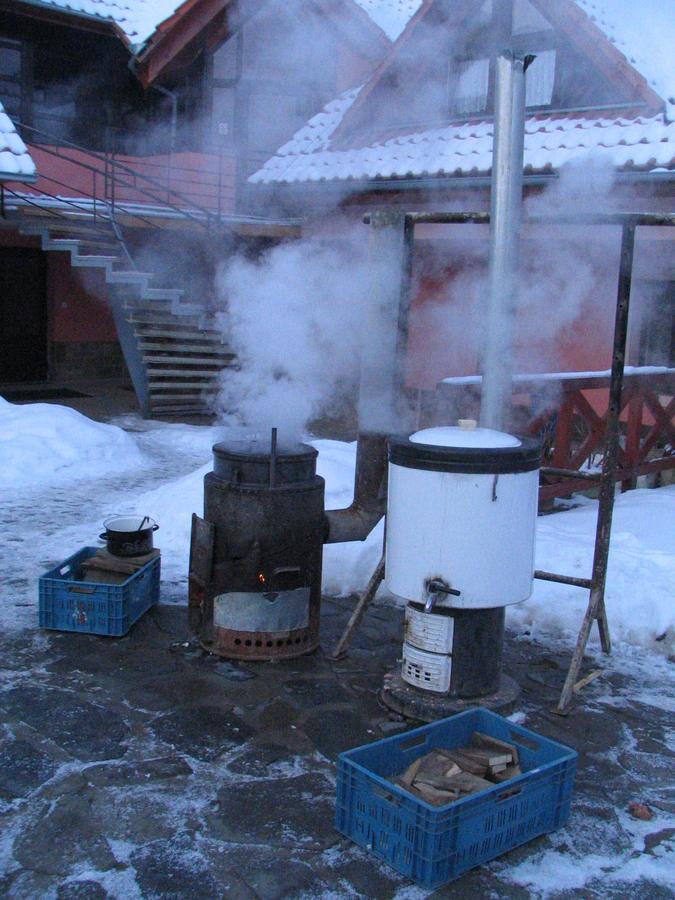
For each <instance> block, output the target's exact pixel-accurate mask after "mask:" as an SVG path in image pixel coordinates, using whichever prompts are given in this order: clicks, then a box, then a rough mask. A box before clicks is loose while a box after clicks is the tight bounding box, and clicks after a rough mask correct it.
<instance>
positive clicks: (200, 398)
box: [150, 389, 214, 406]
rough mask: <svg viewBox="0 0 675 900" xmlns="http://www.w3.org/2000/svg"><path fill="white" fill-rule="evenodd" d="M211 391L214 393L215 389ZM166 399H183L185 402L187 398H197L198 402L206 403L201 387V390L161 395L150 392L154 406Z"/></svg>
mask: <svg viewBox="0 0 675 900" xmlns="http://www.w3.org/2000/svg"><path fill="white" fill-rule="evenodd" d="M211 393H214V392H213V391H212V392H211ZM164 400H166V401H169V400H182V401H183V403H185V401H186V400H195V401H196V402H197V403H201V404H203V403H204V390H203V389H201V390H199V391H188V392H186V393H181V394H163V395H162V396H161V397H158V396H156V395H155V396H153V394H152V391H151V392H150V401H151V403H152V405H153V406H157V404H158V402H160V401H161V402H163V401H164Z"/></svg>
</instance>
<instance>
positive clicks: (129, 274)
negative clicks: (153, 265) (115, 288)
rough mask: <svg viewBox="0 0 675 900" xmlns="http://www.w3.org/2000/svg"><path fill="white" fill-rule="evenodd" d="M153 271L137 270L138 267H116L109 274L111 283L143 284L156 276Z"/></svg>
mask: <svg viewBox="0 0 675 900" xmlns="http://www.w3.org/2000/svg"><path fill="white" fill-rule="evenodd" d="M154 277H155V276H154V273H153V272H137V271H136V269H114V270H113V271H112V272H110V274H109V276H108V281H109V283H110V284H142V283H143V282H145V281H149V280H150V279H151V278H154Z"/></svg>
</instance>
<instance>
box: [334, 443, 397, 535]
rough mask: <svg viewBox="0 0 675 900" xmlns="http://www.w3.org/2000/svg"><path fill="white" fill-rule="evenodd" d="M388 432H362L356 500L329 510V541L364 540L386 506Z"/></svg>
mask: <svg viewBox="0 0 675 900" xmlns="http://www.w3.org/2000/svg"><path fill="white" fill-rule="evenodd" d="M386 477H387V436H386V435H383V434H366V433H364V432H361V434H359V437H358V443H357V445H356V473H355V476H354V502H353V503H352V505H351V506H348V507H347V508H346V509H328V510H326V519H327V521H328V534H327V537H326V539H325V543H326V544H339V543H343V542H344V541H365V539H366V538H367V537H368V535H369V534H370V532H371V531H372V530H373V528H374V527H375V526H376V525H377V523H378V522H379V521H380V519H381V518H382V516H383V515H384V513H385V510H386V507H387V488H386Z"/></svg>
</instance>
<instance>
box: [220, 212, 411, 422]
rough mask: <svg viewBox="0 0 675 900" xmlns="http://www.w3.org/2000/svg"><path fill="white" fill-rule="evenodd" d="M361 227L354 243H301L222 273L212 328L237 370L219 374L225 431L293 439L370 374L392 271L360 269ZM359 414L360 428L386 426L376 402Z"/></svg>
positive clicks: (384, 263) (370, 265) (386, 316)
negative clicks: (244, 429)
mask: <svg viewBox="0 0 675 900" xmlns="http://www.w3.org/2000/svg"><path fill="white" fill-rule="evenodd" d="M361 227H362V229H363V234H362V236H361V243H357V242H356V241H355V240H353V239H352V240H349V241H346V242H344V243H342V242H341V243H339V244H331V245H328V244H326V243H322V242H313V241H304V240H303V241H298V242H296V243H287V244H282V245H280V246H277V247H275V248H273V249H272V250H270V251H268V252H267V253H265V254H264V255H263V256H262V257H261V258H260V259H258V260H255V261H251V260H247V259H244V258H235V259H234V260H233V261H232V262H230V263H229V264H228V265H226V266H225V267H224V268H223V269H222V271H221V273H220V277H219V281H218V287H219V291H220V293H221V296H222V297H223V298H224V302H225V304H226V311H224V312H223V313H222V314H221V318H220V324H221V327H222V328H223V332H224V333H225V334H227V335H229V337H230V340H231V342H232V349H233V350H234V351H235V352H236V353H237V357H238V361H239V366H240V368H239V369H238V371H233V370H226V371H225V372H224V373H223V378H222V391H221V394H220V396H219V398H218V411H219V413H220V414H221V417H222V418H223V419H224V420H225V421H227V422H229V423H230V424H241V425H245V426H251V427H255V428H257V429H260V430H262V431H264V430H267V429H269V428H270V427H273V426H276V427H279V428H280V429H281V430H282V432H283V433H285V434H286V436H291V437H297V436H298V435H300V434H302V432H303V430H304V429H305V427H306V425H307V423H308V422H309V421H310V420H311V419H312V418H313V417H315V416H318V415H320V414H321V413H330V412H332V411H336V410H338V409H339V408H340V406H341V404H342V403H343V402H344V401H345V399H346V398H349V397H351V396H353V394H354V391H355V387H356V384H357V381H358V378H359V373H360V370H361V366H362V364H363V365H364V366H365V367H366V368H370V369H372V368H377V367H378V355H379V353H380V352H384V350H385V344H384V343H383V339H384V335H385V333H386V332H387V326H388V325H391V316H392V309H393V312H394V314H396V306H395V304H392V303H391V297H392V291H393V289H394V287H395V285H396V283H397V278H398V271H397V267H396V265H395V264H394V261H393V260H388V259H385V258H381V259H378V260H372V259H369V256H368V251H367V247H364V244H363V237H365V236H367V232H366V229H365V226H361ZM352 237H353V236H352ZM360 414H361V417H362V423H361V424H362V425H364V426H365V427H368V426H369V425H371V426H372V427H375V426H376V425H380V426H382V425H383V424H384V423H383V421H382V419H383V418H387V419H388V421H387V422H386V426H387V427H389V428H391V427H392V426H393V424H394V423H393V422H392V421H391V418H390V417H389V416H388V415H387V412H386V411H385V410H383V401H382V398H380V397H378V396H377V395H375V396H373V397H372V404H371V406H370V407H369V408H368V407H366V408H364V409H362V410H360ZM378 420H379V421H378Z"/></svg>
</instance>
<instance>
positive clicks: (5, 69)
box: [0, 38, 26, 120]
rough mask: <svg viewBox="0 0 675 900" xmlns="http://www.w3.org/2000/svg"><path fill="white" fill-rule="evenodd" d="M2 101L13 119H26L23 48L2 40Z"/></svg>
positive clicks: (0, 43) (0, 90)
mask: <svg viewBox="0 0 675 900" xmlns="http://www.w3.org/2000/svg"><path fill="white" fill-rule="evenodd" d="M0 100H1V101H2V103H3V106H4V107H5V110H6V111H7V114H8V115H9V116H10V118H12V119H19V120H23V119H24V110H25V101H26V91H25V85H24V65H23V54H22V47H21V44H20V43H19V42H18V41H10V40H5V39H4V38H0Z"/></svg>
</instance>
